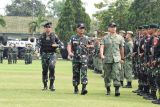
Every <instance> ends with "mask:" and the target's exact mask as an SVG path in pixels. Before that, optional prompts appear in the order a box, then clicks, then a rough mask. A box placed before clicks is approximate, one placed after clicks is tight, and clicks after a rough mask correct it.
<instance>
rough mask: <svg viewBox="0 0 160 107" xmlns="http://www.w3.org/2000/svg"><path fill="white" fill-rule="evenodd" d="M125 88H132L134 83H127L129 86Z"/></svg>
mask: <svg viewBox="0 0 160 107" xmlns="http://www.w3.org/2000/svg"><path fill="white" fill-rule="evenodd" d="M123 88H132V83H131V82H127V85H125V86H124V87H123Z"/></svg>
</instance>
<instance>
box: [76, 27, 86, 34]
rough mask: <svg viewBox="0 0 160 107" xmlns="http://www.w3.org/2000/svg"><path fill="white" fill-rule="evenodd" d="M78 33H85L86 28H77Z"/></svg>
mask: <svg viewBox="0 0 160 107" xmlns="http://www.w3.org/2000/svg"><path fill="white" fill-rule="evenodd" d="M77 33H78V34H84V33H85V28H77Z"/></svg>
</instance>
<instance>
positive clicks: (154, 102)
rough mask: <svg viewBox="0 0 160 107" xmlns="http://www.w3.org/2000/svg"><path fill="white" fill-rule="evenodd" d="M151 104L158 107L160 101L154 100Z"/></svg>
mask: <svg viewBox="0 0 160 107" xmlns="http://www.w3.org/2000/svg"><path fill="white" fill-rule="evenodd" d="M152 103H153V104H158V105H160V99H158V100H154V101H152Z"/></svg>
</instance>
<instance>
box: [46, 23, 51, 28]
mask: <svg viewBox="0 0 160 107" xmlns="http://www.w3.org/2000/svg"><path fill="white" fill-rule="evenodd" d="M44 27H45V28H47V27H52V22H47V23H45V24H44Z"/></svg>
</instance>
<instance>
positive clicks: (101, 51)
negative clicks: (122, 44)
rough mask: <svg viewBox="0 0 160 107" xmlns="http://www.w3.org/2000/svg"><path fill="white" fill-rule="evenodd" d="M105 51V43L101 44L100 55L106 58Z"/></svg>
mask: <svg viewBox="0 0 160 107" xmlns="http://www.w3.org/2000/svg"><path fill="white" fill-rule="evenodd" d="M103 53H104V45H101V46H100V56H101V58H102V59H104V55H103Z"/></svg>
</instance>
